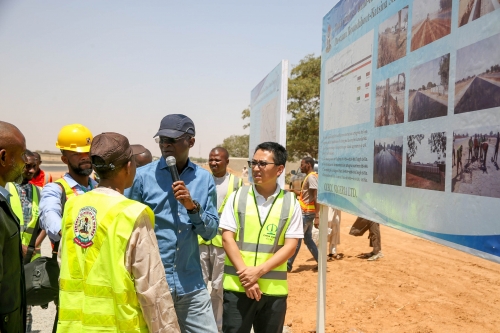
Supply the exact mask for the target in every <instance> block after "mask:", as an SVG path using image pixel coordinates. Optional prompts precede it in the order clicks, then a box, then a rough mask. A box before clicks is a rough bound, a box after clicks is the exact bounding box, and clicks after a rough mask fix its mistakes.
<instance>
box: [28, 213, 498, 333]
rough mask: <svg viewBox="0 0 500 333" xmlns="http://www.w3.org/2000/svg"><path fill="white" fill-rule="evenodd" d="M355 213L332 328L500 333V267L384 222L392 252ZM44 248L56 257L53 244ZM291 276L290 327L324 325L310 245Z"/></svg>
mask: <svg viewBox="0 0 500 333" xmlns="http://www.w3.org/2000/svg"><path fill="white" fill-rule="evenodd" d="M354 220H355V216H353V215H350V214H347V213H343V214H342V222H341V228H340V229H341V244H340V245H339V252H342V253H344V254H345V256H346V257H345V258H344V259H343V260H340V261H333V262H328V263H327V266H328V272H327V296H326V297H327V298H326V300H327V315H326V319H327V321H326V332H352V333H354V332H356V333H359V332H363V333H369V332H389V333H390V332H398V333H399V332H408V333H431V332H440V333H441V332H461V333H462V332H463V333H467V332H474V333H476V332H481V333H487V332H499V331H500V318H499V316H498V313H499V311H500V265H499V264H496V263H493V262H490V261H486V260H483V259H480V258H477V257H474V256H471V255H468V254H466V253H463V252H460V251H456V250H453V249H450V248H448V247H445V246H441V245H437V244H435V243H432V242H429V241H426V240H423V239H421V238H418V237H415V236H412V235H409V234H406V233H403V232H400V231H397V230H394V229H390V228H387V227H384V226H381V233H382V252H383V253H384V258H382V259H380V260H379V261H376V262H368V261H366V260H361V259H358V258H356V255H358V254H360V253H362V252H369V251H370V248H369V247H368V243H369V242H368V240H367V239H366V238H365V237H353V236H349V235H348V233H349V229H350V227H351V225H352V224H353V223H354ZM44 245H45V246H44V248H43V249H42V251H44V252H43V254H44V255H48V252H50V248H49V247H48V244H47V243H46V242H45V244H44ZM294 266H295V268H294V271H293V272H292V273H290V274H289V275H288V279H289V283H290V296H289V298H288V312H287V317H286V320H285V323H286V324H287V325H288V326H289V327H288V328H287V330H286V331H288V332H292V333H302V332H310V331H314V330H315V327H316V284H317V278H318V274H317V273H315V272H313V271H312V269H313V267H314V266H315V263H314V261H313V259H312V257H311V255H310V253H309V251H308V250H307V248H306V247H305V246H302V247H301V251H300V253H299V255H298V256H297V259H296V261H295V264H294ZM33 313H34V318H33V331H34V332H37V333H50V332H51V330H52V320H53V316H54V307H53V305H52V304H51V306H50V307H49V309H48V310H42V309H41V308H40V307H36V308H35V309H34V310H33Z"/></svg>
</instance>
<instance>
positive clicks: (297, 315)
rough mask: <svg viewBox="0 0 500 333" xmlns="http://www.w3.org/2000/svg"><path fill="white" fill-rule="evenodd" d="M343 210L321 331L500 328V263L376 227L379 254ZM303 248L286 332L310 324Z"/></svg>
mask: <svg viewBox="0 0 500 333" xmlns="http://www.w3.org/2000/svg"><path fill="white" fill-rule="evenodd" d="M354 220H355V217H354V216H353V215H350V214H346V213H343V214H342V222H341V244H340V245H339V252H342V253H344V254H345V255H346V258H344V259H343V260H340V261H334V262H328V263H327V265H328V273H327V296H326V301H327V315H326V318H327V321H326V332H364V333H368V332H413V333H417V332H419V333H431V332H500V318H499V316H498V313H499V311H500V265H499V264H496V263H493V262H490V261H487V260H484V259H480V258H477V257H474V256H471V255H468V254H466V253H463V252H460V251H457V250H453V249H451V248H448V247H445V246H441V245H437V244H435V243H432V242H429V241H427V240H423V239H421V238H418V237H415V236H412V235H409V234H406V233H402V232H400V231H397V230H394V229H390V228H387V227H383V226H381V233H382V252H383V253H384V256H385V257H384V258H382V259H380V260H379V261H376V262H368V261H366V260H361V259H358V258H356V255H358V254H360V253H362V252H369V251H370V248H369V247H368V244H369V241H368V239H366V238H365V237H353V236H349V235H348V233H349V229H350V227H351V225H352V224H353V223H354ZM311 258H312V257H311V255H310V254H309V252H308V250H307V248H306V247H304V246H303V247H302V248H301V251H300V253H299V255H298V257H297V259H296V261H295V267H296V268H295V270H294V271H293V272H292V273H291V274H289V281H290V296H289V303H288V313H287V317H286V321H285V323H288V324H291V327H290V329H291V331H292V332H293V333H299V332H300V333H301V332H310V331H314V330H315V325H316V283H317V275H318V274H317V273H314V272H313V271H312V268H313V267H314V264H315V263H314V262H313V261H312V259H311Z"/></svg>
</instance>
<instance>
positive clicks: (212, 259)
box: [198, 147, 243, 332]
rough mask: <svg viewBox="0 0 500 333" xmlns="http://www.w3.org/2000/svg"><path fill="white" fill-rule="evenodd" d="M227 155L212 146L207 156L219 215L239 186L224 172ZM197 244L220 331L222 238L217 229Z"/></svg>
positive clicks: (222, 262) (219, 148) (232, 176)
mask: <svg viewBox="0 0 500 333" xmlns="http://www.w3.org/2000/svg"><path fill="white" fill-rule="evenodd" d="M228 164H229V153H228V151H227V150H226V149H225V148H223V147H215V148H213V149H212V150H211V151H210V154H209V155H208V165H209V166H210V170H211V171H212V176H213V177H214V181H215V188H216V191H217V210H218V213H219V216H220V214H221V213H222V210H223V209H224V206H225V204H226V201H227V198H228V197H229V195H230V194H231V193H233V192H234V191H236V190H237V189H239V188H240V187H241V185H242V184H243V182H242V180H241V179H240V178H238V177H236V176H235V175H232V174H230V173H228V171H227V165H228ZM198 244H199V245H200V264H201V270H202V273H203V280H204V281H205V284H207V283H208V281H209V280H210V281H212V291H211V293H210V298H211V301H212V311H213V312H214V317H215V322H216V323H217V330H218V331H219V332H222V310H223V293H224V289H223V288H222V277H223V274H224V260H225V258H226V253H225V252H224V248H223V247H222V236H221V234H220V230H218V231H217V235H216V236H215V237H214V238H213V239H212V240H205V239H203V238H201V237H198Z"/></svg>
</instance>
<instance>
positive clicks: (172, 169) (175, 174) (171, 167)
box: [166, 156, 181, 183]
mask: <svg viewBox="0 0 500 333" xmlns="http://www.w3.org/2000/svg"><path fill="white" fill-rule="evenodd" d="M166 161H167V165H168V169H169V170H170V174H171V175H172V182H174V183H175V182H176V181H178V180H181V178H180V177H179V172H178V171H177V167H176V166H175V163H176V161H175V157H173V156H168V157H167V158H166Z"/></svg>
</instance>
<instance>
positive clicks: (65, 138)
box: [56, 124, 93, 153]
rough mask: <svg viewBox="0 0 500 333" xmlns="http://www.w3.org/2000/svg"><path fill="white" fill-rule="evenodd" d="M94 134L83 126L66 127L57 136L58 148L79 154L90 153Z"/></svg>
mask: <svg viewBox="0 0 500 333" xmlns="http://www.w3.org/2000/svg"><path fill="white" fill-rule="evenodd" d="M92 138H93V137H92V133H91V132H90V130H89V129H88V128H87V127H85V126H83V125H81V124H71V125H66V126H64V127H63V128H61V130H60V131H59V134H58V135H57V141H56V147H57V148H59V149H61V150H71V151H76V152H78V153H88V152H89V151H90V144H91V143H92Z"/></svg>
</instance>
